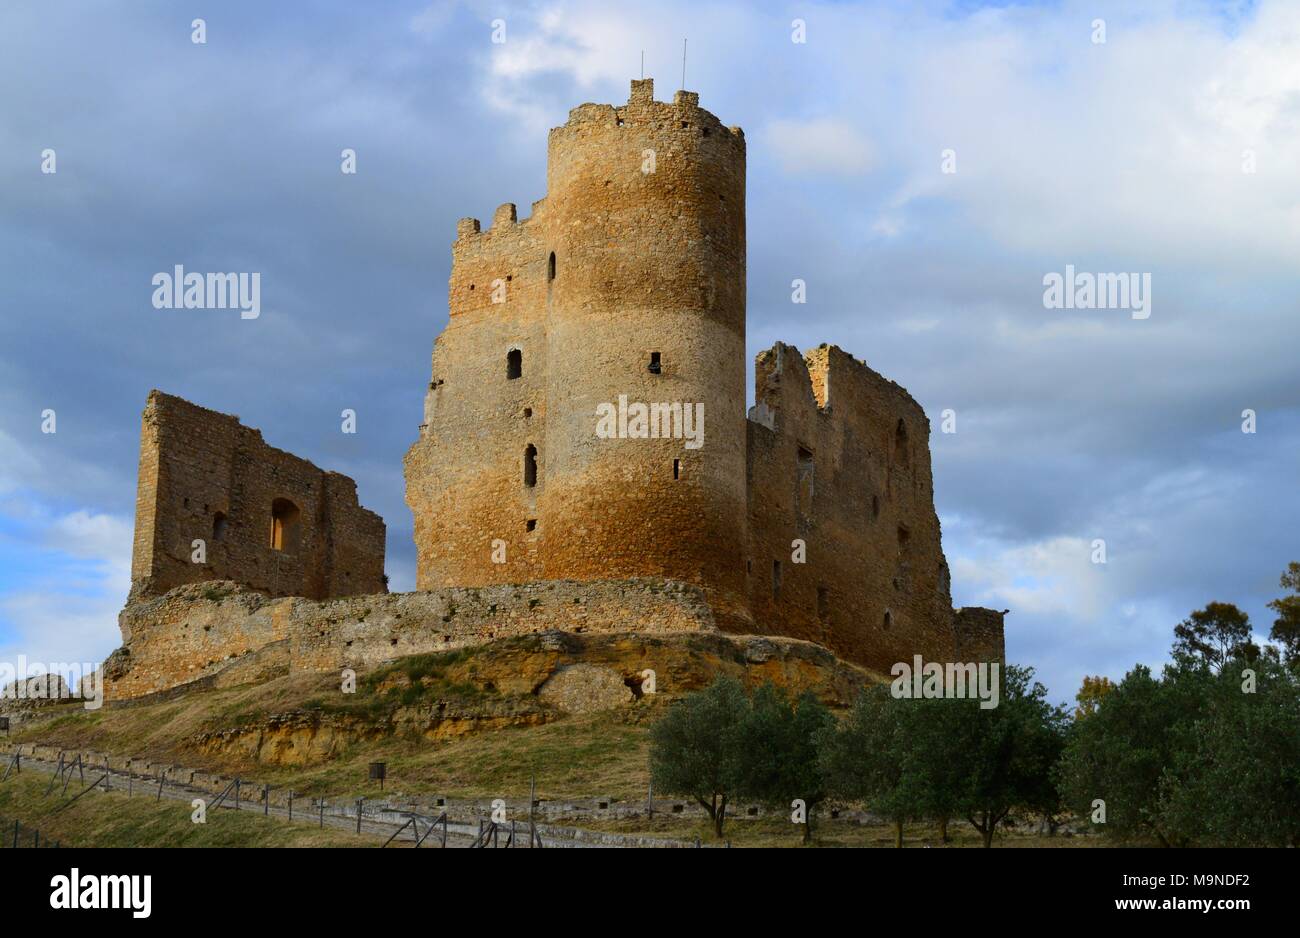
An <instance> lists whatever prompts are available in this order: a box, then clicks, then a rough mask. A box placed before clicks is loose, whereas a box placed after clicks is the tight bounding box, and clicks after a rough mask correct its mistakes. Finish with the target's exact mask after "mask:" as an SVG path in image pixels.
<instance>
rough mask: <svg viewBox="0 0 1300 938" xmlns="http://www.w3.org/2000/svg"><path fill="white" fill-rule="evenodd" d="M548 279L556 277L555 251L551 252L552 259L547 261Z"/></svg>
mask: <svg viewBox="0 0 1300 938" xmlns="http://www.w3.org/2000/svg"><path fill="white" fill-rule="evenodd" d="M546 279H547V280H554V279H555V252H554V251H552V252H551V259H550V260H549V261H547V262H546Z"/></svg>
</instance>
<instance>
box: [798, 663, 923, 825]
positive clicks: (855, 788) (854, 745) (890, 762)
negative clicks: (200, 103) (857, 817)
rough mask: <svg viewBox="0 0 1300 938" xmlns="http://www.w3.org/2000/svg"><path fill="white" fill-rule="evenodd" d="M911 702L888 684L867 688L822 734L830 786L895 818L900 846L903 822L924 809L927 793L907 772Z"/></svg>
mask: <svg viewBox="0 0 1300 938" xmlns="http://www.w3.org/2000/svg"><path fill="white" fill-rule="evenodd" d="M907 703H909V701H901V700H895V699H894V698H893V697H892V696H890V693H889V687H888V685H883V684H882V685H877V686H875V687H871V688H868V689H866V690H864V691H863V692H862V693H861V694H859V695H858V699H857V700H856V701H855V702H854V705H853V709H852V711H850V713H849V716H848V719H846V720H845V721H844V724H843V725H842V726H840V727H828V728H827V729H824V730H822V732H821V734H820V735H819V737H818V743H819V745H818V751H819V753H820V758H821V770H822V772H823V773H824V775H825V778H826V781H827V785H828V787H829V789H830V790H831V791H832V792H834V793H835V795H837V796H838V797H841V798H845V799H850V800H855V801H862V802H864V803H865V804H866V806H867V808H868V809H869V810H871V811H874V812H875V813H876V814H879V815H881V816H882V817H885V818H887V819H889V820H890V821H892V822H893V824H894V846H895V847H901V846H903V824H904V823H905V822H907V821H909V820H912V819H913V818H916V817H918V816H920V814H921V812H922V792H921V790H920V788H919V786H918V785H917V784H916V779H915V778H914V776H912V775H911V774H909V773H908V771H907V762H908V752H909V748H910V745H911V739H910V726H909V724H910V719H909V717H910V714H911V711H910V710H909V708H908V707H907Z"/></svg>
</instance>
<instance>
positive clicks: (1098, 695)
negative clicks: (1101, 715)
mask: <svg viewBox="0 0 1300 938" xmlns="http://www.w3.org/2000/svg"><path fill="white" fill-rule="evenodd" d="M1114 689H1115V684H1114V682H1113V681H1111V679H1110V678H1108V677H1105V676H1104V675H1101V676H1098V677H1092V676H1091V675H1087V674H1085V675H1084V676H1083V684H1082V686H1080V688H1079V693H1077V694H1075V695H1074V699H1075V700H1076V701H1077V702H1078V704H1079V706H1077V707H1075V708H1074V718H1075V719H1076V720H1082V719H1083V718H1084V717H1089V716H1092V715H1093V714H1094V713H1096V712H1097V707H1098V706H1100V705H1101V701H1102V699H1103V698H1105V696H1106V695H1107V694H1109V693H1110V692H1111V691H1113V690H1114Z"/></svg>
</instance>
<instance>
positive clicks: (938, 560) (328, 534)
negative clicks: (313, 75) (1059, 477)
mask: <svg viewBox="0 0 1300 938" xmlns="http://www.w3.org/2000/svg"><path fill="white" fill-rule="evenodd" d="M547 189H548V191H547V195H546V197H545V198H543V199H541V200H540V201H538V202H535V203H534V204H533V207H532V214H531V216H530V217H528V218H525V219H520V218H519V217H518V214H517V212H516V209H515V206H514V205H512V204H508V203H507V204H505V205H502V206H501V207H500V208H498V209H497V211H496V213H495V216H494V218H493V221H492V225H491V227H490V228H488V229H486V230H484V229H483V228H482V227H481V226H480V224H479V222H478V221H477V220H476V219H472V218H466V219H462V220H461V221H460V222H459V224H458V226H457V237H456V241H455V243H454V244H453V246H452V271H451V279H450V284H449V300H450V318H449V321H448V325H447V328H446V329H445V330H444V331H443V333H442V334H441V335H440V336H439V337H438V338H437V340H436V342H435V344H434V350H433V358H432V376H431V380H430V382H429V385H428V388H427V390H426V392H425V404H424V423H423V425H422V426H421V427H420V436H419V439H418V440H417V442H416V443H415V444H414V445H413V446H412V447H411V449H410V451H409V452H408V453H407V456H406V464H405V471H406V498H407V503H408V504H409V505H410V507H411V510H412V512H413V514H414V520H415V540H416V548H417V562H418V570H417V575H418V579H417V585H418V588H419V590H420V591H421V592H418V593H412V594H405V595H378V594H385V593H386V588H385V581H384V576H383V562H384V524H383V521H382V520H381V519H380V518H379V517H378V516H377V515H375V514H373V513H372V512H369V511H367V510H365V509H364V508H361V507H360V506H359V505H358V504H357V498H356V486H355V484H354V483H353V482H352V480H350V479H348V478H346V477H345V476H341V475H339V474H337V473H333V472H323V471H322V470H320V469H318V468H316V467H315V466H313V465H312V464H311V463H308V462H306V461H305V460H302V459H299V458H298V457H296V456H293V455H291V454H289V453H285V452H283V451H281V450H277V449H273V448H271V447H269V446H267V445H266V444H265V443H264V442H263V440H262V437H261V434H260V433H259V432H258V431H256V430H253V429H250V428H247V427H244V426H242V425H241V424H240V423H239V421H238V418H235V417H231V416H227V415H224V414H219V413H216V412H214V411H210V410H206V409H204V408H201V407H197V406H195V405H193V404H190V403H188V402H186V401H183V400H181V399H179V398H175V397H171V396H169V395H166V394H162V393H160V392H157V391H155V392H153V393H151V394H150V396H149V402H148V406H147V407H146V409H145V413H144V422H143V430H142V434H141V448H140V479H139V493H138V499H137V506H136V531H135V546H134V553H133V558H132V580H133V582H132V594H131V598H130V600H129V602H128V605H127V608H126V609H125V610H124V611H123V613H122V616H121V618H120V624H121V628H122V638H123V646H122V647H121V648H120V649H119V650H118V651H117V652H115V653H114V655H113V656H112V658H111V659H110V660H109V661H108V662H106V666H105V675H106V678H107V687H108V691H109V696H110V697H113V698H119V699H120V698H123V697H133V696H139V695H142V694H148V693H153V692H158V691H164V690H167V689H170V688H174V687H177V686H180V685H183V684H186V683H190V682H193V681H196V680H217V679H220V680H231V681H236V680H251V679H255V678H256V677H258V676H259V675H264V674H266V673H277V669H279V671H282V670H283V669H284V668H285V667H289V668H290V670H299V669H301V670H310V671H328V670H336V669H338V668H340V667H345V666H347V667H358V668H367V667H371V666H374V665H375V664H378V663H380V662H382V661H386V660H391V659H393V658H397V657H401V656H403V655H410V654H417V653H422V652H428V651H436V650H440V649H445V648H458V647H463V646H465V645H470V644H476V643H482V642H487V641H491V640H494V639H498V638H507V637H512V636H518V635H525V634H530V633H536V632H543V631H547V630H561V631H565V632H570V633H574V632H584V631H589V632H596V633H614V632H644V633H673V634H681V633H683V632H685V633H700V632H713V633H715V634H716V631H717V630H718V629H721V630H723V631H725V632H729V633H732V634H755V635H765V636H784V637H786V638H788V639H801V640H807V641H812V642H816V643H818V644H819V645H822V646H824V647H825V648H829V649H830V650H831V651H833V652H835V653H836V654H837V655H838V656H840V657H841V658H843V659H844V660H847V661H850V662H854V663H856V664H858V665H863V666H865V667H867V668H869V669H872V670H874V671H876V672H879V673H887V672H888V670H889V668H890V666H891V665H892V664H893V663H895V662H897V661H909V662H910V660H911V658H912V656H913V655H915V654H921V655H923V656H924V657H925V658H927V659H930V660H941V661H951V660H961V661H969V660H988V659H994V658H1001V657H1002V656H1003V614H1002V613H1000V612H996V611H993V610H988V609H974V608H972V609H962V610H957V611H954V610H953V609H952V607H951V599H950V591H949V572H948V566H947V562H946V561H945V559H944V555H943V549H942V546H941V538H940V530H939V519H938V517H937V516H936V514H935V510H934V490H933V481H932V476H931V469H930V453H929V435H930V426H929V421H928V420H927V419H926V416H925V413H924V411H923V410H922V409H921V407H920V405H919V404H917V402H916V401H915V400H914V399H913V398H912V397H911V396H910V395H909V394H908V393H907V391H905V390H904V389H903V388H902V387H900V386H899V385H897V384H895V383H894V382H892V381H889V380H888V379H886V378H884V377H882V376H881V375H879V374H877V373H876V372H875V371H873V370H872V369H870V368H868V367H867V366H866V364H865V363H863V362H861V361H859V360H857V359H855V358H853V357H852V356H851V355H849V354H847V353H845V352H843V351H841V350H840V349H838V348H836V347H834V346H826V345H823V346H820V347H819V348H816V349H813V350H812V351H810V352H808V353H806V354H801V353H800V352H799V350H798V349H796V348H794V347H793V346H789V345H785V344H782V343H778V344H777V345H775V346H774V347H773V348H771V349H770V350H768V351H766V352H763V353H762V354H760V355H759V356H758V358H757V361H756V366H755V404H754V406H753V408H752V409H750V411H749V412H748V414H746V410H745V139H744V135H743V133H742V132H741V131H740V129H739V128H736V127H725V126H723V125H722V123H721V122H720V121H719V120H718V119H717V118H716V117H714V116H713V115H712V114H710V113H709V112H708V111H705V110H703V109H701V108H700V107H699V103H698V97H697V96H696V95H695V94H693V93H691V92H685V91H680V92H678V93H677V94H676V95H675V96H674V98H673V101H672V102H671V103H666V102H660V101H655V100H654V96H653V84H652V83H651V82H650V81H649V80H644V81H634V82H633V83H632V94H631V98H630V100H629V101H628V103H627V104H626V105H623V106H619V107H614V106H610V105H597V104H584V105H582V106H580V107H577V108H574V109H573V110H572V111H571V112H570V115H569V120H568V122H567V123H565V125H564V126H562V127H557V128H555V129H554V130H552V131H551V134H550V142H549V151H548V172H547ZM620 400H623V401H626V402H629V403H642V404H647V405H649V404H674V403H676V404H680V405H682V406H683V407H691V406H693V405H696V404H702V405H703V407H704V424H703V431H704V435H703V446H701V447H699V448H688V447H687V446H686V445H685V440H684V439H682V438H681V437H680V435H678V436H674V435H672V434H671V433H669V434H663V435H659V436H655V437H652V438H637V437H636V436H635V434H629V435H627V436H623V437H618V438H607V437H602V436H600V435H598V434H597V433H596V423H597V413H598V408H599V407H601V405H612V404H616V403H617V402H619V401H620ZM670 429H671V428H670ZM677 429H678V430H679V431H680V429H681V427H680V424H678V425H677ZM196 539H201V540H203V541H204V542H205V547H206V551H207V556H206V558H205V560H204V562H202V563H195V562H193V559H192V552H193V542H194V541H195V540H196ZM213 581H231V582H229V583H222V582H213ZM195 584H198V585H195ZM169 591H170V592H169ZM276 597H297V598H279V599H277V598H276ZM343 597H352V598H343ZM782 640H783V641H784V640H785V639H782ZM761 641H768V642H771V641H774V639H761Z"/></svg>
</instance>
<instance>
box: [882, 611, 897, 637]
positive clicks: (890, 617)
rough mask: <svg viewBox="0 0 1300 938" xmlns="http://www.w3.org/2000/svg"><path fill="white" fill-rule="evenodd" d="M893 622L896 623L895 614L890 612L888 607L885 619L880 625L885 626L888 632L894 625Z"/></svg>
mask: <svg viewBox="0 0 1300 938" xmlns="http://www.w3.org/2000/svg"><path fill="white" fill-rule="evenodd" d="M893 624H894V614H893V613H892V612H890V611H889V610H888V609H886V610H885V621H884V622H882V623H881V624H880V627H881V628H883V629H884V630H885V631H886V632H888V631H889V627H890V626H892V625H893Z"/></svg>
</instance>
